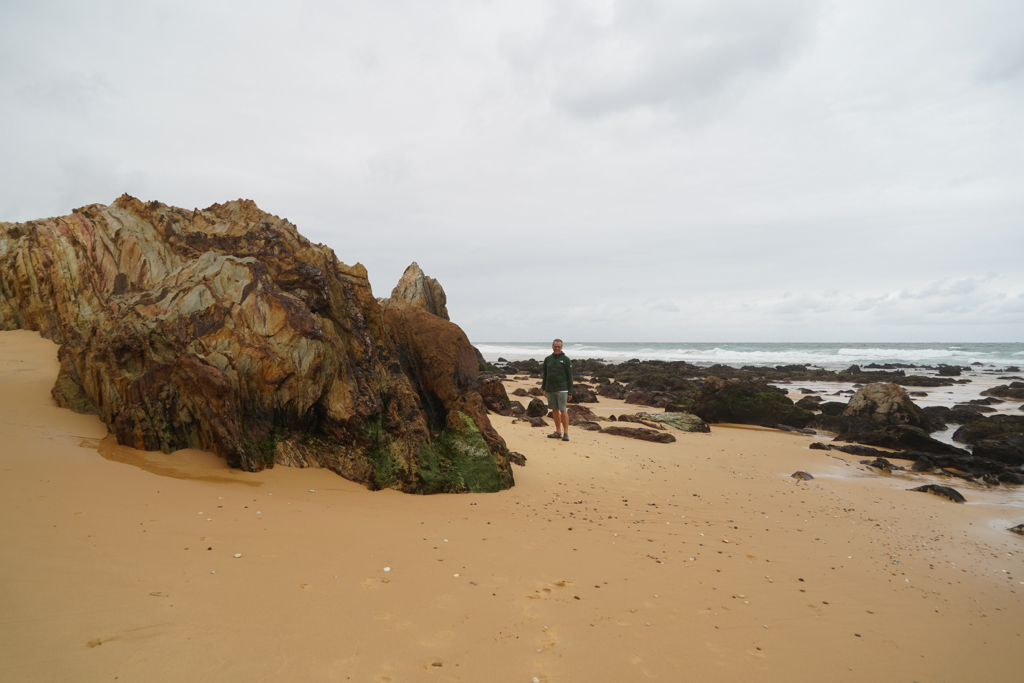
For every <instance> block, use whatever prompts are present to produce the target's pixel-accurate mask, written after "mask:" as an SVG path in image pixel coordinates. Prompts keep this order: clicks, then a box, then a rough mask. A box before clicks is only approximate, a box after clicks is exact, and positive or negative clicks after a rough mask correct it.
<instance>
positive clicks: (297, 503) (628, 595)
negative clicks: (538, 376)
mask: <svg viewBox="0 0 1024 683" xmlns="http://www.w3.org/2000/svg"><path fill="white" fill-rule="evenodd" d="M56 350H57V347H56V346H55V345H53V344H52V343H50V342H48V341H45V340H42V339H40V338H39V337H38V335H36V334H35V333H31V332H4V333H0V519H2V520H3V522H2V523H0V639H2V642H3V647H0V680H3V681H8V680H9V681H71V680H74V681H112V680H115V678H116V679H117V680H120V681H126V680H128V681H186V680H187V681H247V682H248V681H347V680H351V681H381V682H384V681H394V682H398V681H499V682H504V681H510V682H512V681H522V682H530V681H533V680H537V681H544V682H550V683H554V682H558V681H626V680H647V679H651V678H653V679H660V680H667V681H677V680H714V681H752V680H758V681H780V682H781V681H811V680H815V681H817V680H834V681H878V680H884V681H890V680H891V681H920V682H922V683H924V682H926V681H959V680H985V681H1017V680H1020V671H1021V668H1022V665H1024V648H1022V643H1024V641H1022V636H1021V635H1020V634H1021V633H1024V604H1022V600H1021V598H1022V595H1024V562H1022V559H1024V538H1021V537H1019V536H1015V535H1013V534H1010V533H1008V532H1007V531H1006V530H1005V529H1006V527H1008V526H1010V525H1012V524H1016V523H1020V522H1022V521H1024V501H1022V499H1021V496H1020V495H1019V493H1018V492H1011V491H1010V490H1009V489H1006V488H1003V489H1001V490H998V491H988V490H984V489H981V488H970V487H967V486H965V485H963V483H962V482H956V483H953V484H952V485H953V486H955V487H956V488H957V489H958V490H960V491H961V492H962V493H963V494H964V496H965V497H966V498H967V500H968V504H967V505H956V504H953V503H950V502H948V501H945V500H943V499H940V498H937V497H934V496H930V495H927V494H921V493H913V492H908V491H906V490H905V489H907V488H909V487H910V486H913V485H918V484H919V483H925V482H935V483H943V484H948V483H950V482H948V481H940V480H937V479H934V478H930V477H922V476H920V475H893V476H889V477H887V476H885V475H879V474H874V473H872V472H869V471H867V470H866V469H864V468H863V467H862V466H860V465H858V464H857V460H858V459H857V458H854V457H852V456H847V455H845V454H841V453H836V452H823V451H809V450H807V445H808V444H809V443H810V441H811V439H810V438H809V437H805V436H801V435H792V434H786V433H781V432H776V431H773V430H763V429H758V428H735V427H728V426H714V427H713V431H712V433H711V434H683V433H678V432H676V433H675V434H676V436H677V439H678V440H677V441H676V443H673V444H649V443H644V442H638V441H634V440H630V439H625V438H621V437H614V436H610V435H605V434H596V433H589V432H583V431H579V430H571V432H570V433H571V438H572V441H570V442H568V443H563V442H560V441H559V442H556V441H555V440H553V439H547V438H546V434H547V433H548V432H549V431H550V429H543V428H531V427H529V425H528V424H525V423H522V422H519V423H515V424H513V420H512V419H511V418H504V417H500V416H492V420H493V422H494V424H495V426H496V427H497V428H498V430H499V431H500V432H501V433H502V435H503V436H504V437H505V438H506V440H507V441H508V444H509V447H510V448H511V449H512V450H516V451H519V452H521V453H523V454H525V455H526V456H527V458H528V461H527V465H526V467H525V468H516V470H515V476H516V486H515V487H514V488H513V489H511V490H509V491H505V492H502V493H498V494H467V495H453V496H430V497H421V496H409V495H404V494H400V493H395V492H392V491H381V492H370V491H367V490H365V489H364V488H362V487H361V486H359V485H357V484H354V483H352V482H348V481H346V480H344V479H342V478H340V477H338V476H337V475H335V474H333V473H331V472H328V471H323V470H299V469H290V468H284V467H278V468H275V469H273V470H267V471H264V472H260V473H245V472H239V471H234V470H230V469H228V468H227V467H226V466H225V465H224V463H223V462H222V461H221V460H219V459H218V458H216V457H214V456H212V455H210V454H207V453H202V452H198V451H179V452H177V453H174V454H171V455H164V454H162V453H145V452H139V451H134V450H132V449H127V448H124V447H121V446H118V445H116V444H115V443H113V442H112V440H111V439H110V438H109V437H107V436H106V430H105V428H104V427H103V425H102V424H100V423H99V421H98V420H97V419H96V418H94V417H90V416H82V415H76V414H74V413H72V412H70V411H67V410H62V409H59V408H57V407H56V406H55V405H54V403H53V400H52V398H51V397H50V387H51V386H52V384H53V381H54V378H55V377H56V374H57V362H56ZM516 386H524V387H529V386H533V384H532V383H531V382H522V383H516V382H510V383H509V384H508V388H509V390H512V389H513V388H515V387H516ZM592 407H594V408H595V410H596V412H598V414H601V415H604V414H607V413H608V412H614V413H616V414H618V413H622V412H636V410H637V409H636V408H634V407H626V406H623V405H622V404H621V402H616V401H609V400H605V399H602V402H601V403H599V404H596V406H592ZM798 469H801V470H806V471H808V472H811V473H812V474H813V475H814V476H815V479H814V480H813V481H810V482H806V483H805V482H798V481H796V480H794V479H792V478H790V477H789V475H790V474H791V473H792V472H794V471H795V470H798ZM235 554H240V555H241V557H238V558H236V557H235ZM385 568H388V571H386V570H385ZM438 665H439V666H438Z"/></svg>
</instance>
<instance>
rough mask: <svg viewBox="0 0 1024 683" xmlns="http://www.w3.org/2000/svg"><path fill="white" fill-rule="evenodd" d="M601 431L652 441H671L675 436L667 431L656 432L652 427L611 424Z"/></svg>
mask: <svg viewBox="0 0 1024 683" xmlns="http://www.w3.org/2000/svg"><path fill="white" fill-rule="evenodd" d="M601 433H603V434H612V435H614V436H628V437H629V438H631V439H640V440H641V441H652V442H654V443H672V442H673V441H675V440H676V437H674V436H672V435H671V434H669V433H668V432H658V431H655V430H653V429H644V428H642V427H619V426H616V425H613V426H610V427H605V428H604V429H602V430H601Z"/></svg>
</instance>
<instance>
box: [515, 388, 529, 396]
mask: <svg viewBox="0 0 1024 683" xmlns="http://www.w3.org/2000/svg"><path fill="white" fill-rule="evenodd" d="M512 395H513V396H529V394H528V393H526V389H523V388H522V387H519V388H517V389H516V390H515V391H513V392H512Z"/></svg>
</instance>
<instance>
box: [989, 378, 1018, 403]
mask: <svg viewBox="0 0 1024 683" xmlns="http://www.w3.org/2000/svg"><path fill="white" fill-rule="evenodd" d="M981 395H982V396H997V397H999V398H1011V399H1015V400H1018V401H1024V382H1010V383H1009V384H1002V385H1000V386H998V387H992V388H991V389H987V390H985V391H983V392H981Z"/></svg>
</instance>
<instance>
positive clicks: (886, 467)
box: [860, 458, 906, 474]
mask: <svg viewBox="0 0 1024 683" xmlns="http://www.w3.org/2000/svg"><path fill="white" fill-rule="evenodd" d="M860 464H861V465H867V466H868V467H873V468H875V469H876V470H881V471H883V472H885V473H886V474H892V471H893V470H903V469H906V468H905V467H903V466H901V465H893V464H892V463H891V462H889V461H888V460H886V459H885V458H875V459H874V460H861V461H860Z"/></svg>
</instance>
